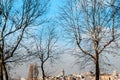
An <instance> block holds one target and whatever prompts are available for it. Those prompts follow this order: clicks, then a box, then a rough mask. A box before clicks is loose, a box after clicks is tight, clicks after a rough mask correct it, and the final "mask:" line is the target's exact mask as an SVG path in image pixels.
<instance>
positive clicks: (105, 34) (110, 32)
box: [60, 0, 120, 80]
mask: <svg viewBox="0 0 120 80" xmlns="http://www.w3.org/2000/svg"><path fill="white" fill-rule="evenodd" d="M119 4H120V2H119V0H68V2H67V4H66V5H65V6H64V7H63V8H61V12H60V15H61V17H60V20H61V24H62V25H63V26H64V30H65V32H66V35H67V36H66V37H67V38H68V39H70V41H71V42H72V43H73V42H74V43H75V45H76V46H77V49H79V55H80V56H82V57H83V58H88V60H87V61H89V60H92V61H93V62H94V64H95V74H96V80H99V74H100V68H99V59H100V57H99V56H100V55H105V53H114V54H116V53H117V52H116V50H115V49H116V48H115V46H117V44H116V42H119V35H120V33H119V25H120V24H119V20H120V16H119V15H118V14H119V9H118V8H115V6H118V5H119ZM85 56H86V57H85ZM80 58H81V57H80Z"/></svg>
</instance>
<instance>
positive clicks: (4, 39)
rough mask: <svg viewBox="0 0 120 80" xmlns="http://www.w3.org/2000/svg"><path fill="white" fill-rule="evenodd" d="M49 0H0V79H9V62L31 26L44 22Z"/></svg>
mask: <svg viewBox="0 0 120 80" xmlns="http://www.w3.org/2000/svg"><path fill="white" fill-rule="evenodd" d="M47 4H48V0H20V1H18V2H17V3H16V1H14V0H0V80H3V76H4V73H5V78H6V80H8V74H7V69H6V66H7V63H6V62H9V60H10V59H11V58H13V57H14V55H15V51H16V50H17V48H18V47H19V44H20V43H21V41H22V40H23V37H24V34H25V32H27V30H28V28H29V27H30V26H33V25H34V26H35V25H39V24H41V23H43V22H44V21H42V20H41V17H42V15H43V14H44V13H45V12H46V8H47ZM16 5H17V6H16Z"/></svg>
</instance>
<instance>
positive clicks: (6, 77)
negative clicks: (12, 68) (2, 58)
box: [3, 64, 9, 80]
mask: <svg viewBox="0 0 120 80" xmlns="http://www.w3.org/2000/svg"><path fill="white" fill-rule="evenodd" d="M3 68H4V72H5V79H6V80H9V78H8V73H7V69H6V65H5V64H3Z"/></svg>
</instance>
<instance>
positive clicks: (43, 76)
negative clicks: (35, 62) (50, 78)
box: [41, 63, 46, 80]
mask: <svg viewBox="0 0 120 80" xmlns="http://www.w3.org/2000/svg"><path fill="white" fill-rule="evenodd" d="M41 70H42V78H43V80H45V77H46V76H45V71H44V66H43V63H42V64H41Z"/></svg>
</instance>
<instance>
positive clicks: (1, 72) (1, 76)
mask: <svg viewBox="0 0 120 80" xmlns="http://www.w3.org/2000/svg"><path fill="white" fill-rule="evenodd" d="M0 80H3V67H2V60H0Z"/></svg>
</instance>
